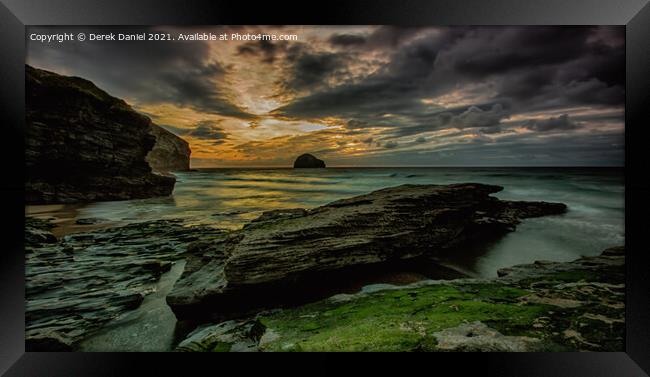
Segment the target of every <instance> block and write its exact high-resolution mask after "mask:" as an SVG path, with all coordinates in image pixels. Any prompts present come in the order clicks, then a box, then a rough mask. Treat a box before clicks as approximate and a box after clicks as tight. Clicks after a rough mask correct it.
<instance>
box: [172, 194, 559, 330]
mask: <svg viewBox="0 0 650 377" xmlns="http://www.w3.org/2000/svg"><path fill="white" fill-rule="evenodd" d="M500 190H502V188H501V187H499V186H491V185H483V184H475V183H469V184H456V185H448V186H441V185H403V186H398V187H391V188H386V189H382V190H378V191H375V192H372V193H369V194H366V195H361V196H357V197H354V198H349V199H343V200H338V201H335V202H332V203H330V204H327V205H325V206H322V207H317V208H314V209H311V210H304V209H292V210H281V211H272V212H269V213H266V214H263V215H262V216H261V217H260V218H259V219H257V220H256V221H253V222H251V223H250V224H248V225H247V226H246V227H244V228H243V229H242V230H240V231H237V232H233V233H232V234H231V235H230V236H229V237H228V239H226V240H224V241H220V242H215V243H211V244H209V245H205V244H204V245H203V247H202V248H197V249H196V250H194V251H193V253H192V255H191V256H190V258H189V260H188V263H187V265H186V266H185V271H184V272H183V275H182V276H181V278H180V279H179V280H178V281H177V282H176V284H175V286H174V288H173V290H172V292H171V293H170V295H168V296H167V302H168V304H169V305H170V307H171V308H172V310H173V311H174V312H175V313H176V315H177V317H179V318H185V317H193V316H206V315H208V314H210V313H214V314H216V315H217V316H219V315H224V316H226V317H227V316H229V315H231V314H232V313H237V312H238V311H239V312H241V311H243V310H247V309H251V308H254V307H260V306H265V305H274V304H277V303H278V302H282V301H283V300H287V299H291V298H292V296H294V295H303V294H309V293H310V291H311V290H313V289H314V287H317V286H319V285H321V284H322V281H324V280H326V281H328V284H332V283H333V282H334V281H335V280H336V279H337V273H338V272H339V271H343V270H345V269H347V268H350V267H354V266H362V265H371V264H378V263H386V262H391V261H397V260H401V259H410V258H415V257H421V256H434V255H436V254H437V253H440V252H442V251H449V250H453V249H454V248H455V247H458V246H461V245H463V244H466V243H468V242H470V241H486V240H490V239H493V238H494V237H499V236H500V235H502V234H504V233H506V232H508V231H512V230H513V229H514V228H515V226H516V225H517V224H518V223H519V222H520V220H521V219H523V218H526V217H535V216H542V215H551V214H560V213H563V212H565V211H566V206H565V205H564V204H561V203H545V202H510V201H502V200H499V199H497V198H494V197H491V196H490V194H492V193H495V192H498V191H500ZM339 278H340V277H339Z"/></svg>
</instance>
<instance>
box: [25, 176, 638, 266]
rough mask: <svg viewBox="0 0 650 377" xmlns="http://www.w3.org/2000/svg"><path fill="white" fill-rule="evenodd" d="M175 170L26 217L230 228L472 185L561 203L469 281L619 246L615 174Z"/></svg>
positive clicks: (488, 250) (496, 251) (488, 254)
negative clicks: (128, 193) (133, 193)
mask: <svg viewBox="0 0 650 377" xmlns="http://www.w3.org/2000/svg"><path fill="white" fill-rule="evenodd" d="M174 174H175V175H176V177H177V182H176V186H175V188H174V191H173V194H172V195H171V196H169V197H164V198H150V199H139V200H127V201H113V202H97V203H89V204H83V205H78V204H75V205H56V206H32V207H28V208H27V213H28V214H31V215H36V216H39V217H54V218H55V219H57V220H56V221H58V222H59V225H60V227H59V229H58V232H59V235H63V234H66V233H70V232H79V231H83V230H85V229H87V227H86V226H80V225H76V224H75V222H76V220H78V219H87V218H94V219H98V221H100V226H106V225H108V224H110V225H121V224H127V223H131V222H139V221H148V220H156V219H173V218H182V219H184V220H185V221H186V222H187V224H192V225H194V224H203V225H209V226H214V227H218V228H228V229H237V228H241V227H242V226H243V225H244V224H245V223H247V222H248V221H250V220H252V219H254V218H256V217H258V216H259V215H260V214H261V213H262V212H264V211H268V210H272V209H281V208H282V209H284V208H314V207H317V206H320V205H324V204H327V203H329V202H332V201H334V200H338V199H342V198H347V197H352V196H355V195H360V194H364V193H368V192H371V191H374V190H377V189H381V188H385V187H391V186H398V185H402V184H407V183H408V184H451V183H465V182H478V183H486V184H494V185H499V186H502V187H503V190H502V191H501V192H499V193H496V194H493V195H494V196H495V197H498V198H500V199H508V200H531V201H551V202H562V203H565V204H566V205H567V206H568V212H567V213H566V214H563V215H557V216H546V217H540V218H534V219H526V220H524V221H523V222H522V224H520V225H519V226H518V227H517V230H516V231H515V232H512V233H509V234H507V235H506V236H505V237H503V238H502V239H500V240H499V241H497V242H495V243H493V244H491V245H486V247H484V248H483V249H482V250H481V251H480V252H476V251H472V252H469V251H468V253H467V256H466V257H465V258H464V257H463V256H462V255H458V256H456V257H455V258H454V260H453V261H452V263H453V264H454V265H455V268H457V269H459V270H461V271H462V272H464V273H466V274H468V275H470V276H475V277H493V276H495V275H496V271H497V270H498V269H499V268H502V267H508V266H512V265H515V264H520V263H531V262H533V261H536V260H551V261H570V260H573V259H576V258H578V257H580V256H585V255H597V254H599V253H600V252H601V251H602V250H604V249H605V248H607V247H612V246H618V245H623V244H624V240H625V196H624V195H625V182H624V170H623V168H557V167H553V168H538V167H526V168H520V167H517V168H467V167H463V168H441V167H436V168H433V167H413V168H404V167H395V168H391V167H386V168H326V169H291V168H263V169H261V168H237V169H235V168H210V169H196V170H195V171H189V172H177V173H174ZM91 227H92V226H91ZM55 233H56V230H55Z"/></svg>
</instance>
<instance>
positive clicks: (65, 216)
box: [25, 204, 116, 239]
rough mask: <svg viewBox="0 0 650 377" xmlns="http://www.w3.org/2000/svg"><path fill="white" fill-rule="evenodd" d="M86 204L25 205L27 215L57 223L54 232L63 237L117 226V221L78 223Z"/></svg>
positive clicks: (55, 234) (56, 235)
mask: <svg viewBox="0 0 650 377" xmlns="http://www.w3.org/2000/svg"><path fill="white" fill-rule="evenodd" d="M85 206H86V204H39V205H28V206H25V216H31V217H36V218H39V219H47V220H50V221H51V222H52V224H54V225H55V227H54V228H52V234H54V236H55V237H56V238H59V239H60V238H61V237H63V236H65V235H67V234H71V233H79V232H88V231H92V230H97V229H102V228H108V227H111V226H115V225H116V223H115V222H109V221H106V222H99V223H97V224H88V225H83V224H77V223H76V221H77V220H78V219H79V213H80V209H82V208H84V207H85Z"/></svg>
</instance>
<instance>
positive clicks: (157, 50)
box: [27, 27, 253, 119]
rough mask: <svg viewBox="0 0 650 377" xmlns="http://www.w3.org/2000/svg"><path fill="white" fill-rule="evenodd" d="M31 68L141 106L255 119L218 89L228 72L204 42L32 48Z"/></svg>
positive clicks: (36, 45) (101, 30) (131, 30)
mask: <svg viewBox="0 0 650 377" xmlns="http://www.w3.org/2000/svg"><path fill="white" fill-rule="evenodd" d="M64 29H65V31H66V32H73V33H75V34H76V33H78V32H82V31H83V32H85V33H86V34H87V35H88V34H90V33H110V32H114V33H115V32H116V31H117V30H116V29H115V28H101V27H92V28H86V27H66V28H64ZM152 30H155V31H161V30H159V29H155V28H154V29H151V28H130V27H120V28H119V32H122V33H128V34H131V33H138V32H146V31H152ZM61 31H62V29H61V28H56V29H53V28H41V27H39V28H33V27H30V28H29V33H31V32H35V33H43V32H48V33H51V32H61ZM27 58H28V63H29V64H32V65H34V66H36V67H39V68H44V69H48V70H52V71H55V72H61V71H62V70H67V71H70V72H74V75H77V76H81V77H84V78H86V79H89V80H91V81H93V82H94V83H95V84H96V85H97V86H99V87H101V88H103V89H105V90H107V91H108V92H109V93H111V94H112V95H115V96H118V97H127V98H136V99H137V100H138V101H140V102H142V103H149V104H159V103H173V104H175V105H178V106H182V107H191V108H194V109H196V110H198V111H202V112H207V113H214V114H221V115H226V116H232V117H238V118H243V119H250V118H253V116H252V115H251V114H248V113H247V112H246V111H244V110H243V109H241V108H239V107H238V106H236V105H234V104H233V103H231V102H230V101H229V100H228V99H227V98H226V97H225V96H224V94H223V93H222V91H221V90H220V89H219V87H220V86H219V83H220V80H222V79H223V75H224V73H225V71H226V69H227V68H226V67H224V66H222V65H221V64H220V63H219V62H218V61H214V60H212V59H210V57H209V46H208V44H207V43H202V42H192V43H188V42H181V41H164V42H161V41H133V42H129V41H90V40H86V41H85V42H72V43H61V44H56V45H47V44H40V43H35V42H32V43H29V44H28V57H27Z"/></svg>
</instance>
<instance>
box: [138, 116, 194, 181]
mask: <svg viewBox="0 0 650 377" xmlns="http://www.w3.org/2000/svg"><path fill="white" fill-rule="evenodd" d="M151 134H152V135H153V136H154V137H155V138H156V144H154V146H153V149H151V151H149V154H148V155H147V158H146V160H147V162H148V163H149V165H150V166H151V168H152V169H153V170H154V171H158V172H173V171H187V170H190V154H191V150H190V146H189V144H188V143H187V141H185V140H183V139H181V138H180V137H178V136H176V135H174V134H173V133H171V132H169V131H167V130H165V129H164V128H162V127H159V126H157V125H154V124H152V126H151Z"/></svg>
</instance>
